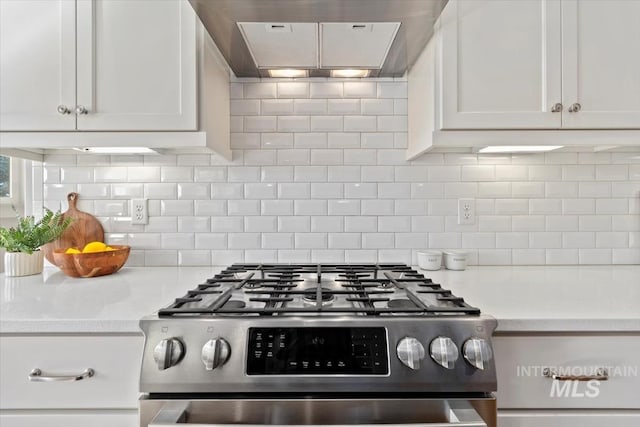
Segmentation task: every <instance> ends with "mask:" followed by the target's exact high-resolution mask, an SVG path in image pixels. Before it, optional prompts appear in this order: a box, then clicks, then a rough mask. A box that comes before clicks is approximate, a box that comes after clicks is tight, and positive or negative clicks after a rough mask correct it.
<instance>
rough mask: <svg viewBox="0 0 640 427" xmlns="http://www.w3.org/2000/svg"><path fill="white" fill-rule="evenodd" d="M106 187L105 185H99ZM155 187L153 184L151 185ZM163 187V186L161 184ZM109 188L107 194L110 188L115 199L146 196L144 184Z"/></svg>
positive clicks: (120, 185) (83, 195)
mask: <svg viewBox="0 0 640 427" xmlns="http://www.w3.org/2000/svg"><path fill="white" fill-rule="evenodd" d="M80 185H82V184H79V185H78V191H79V192H80V194H82V191H81V189H80ZM99 185H104V184H99ZM151 185H153V184H151ZM160 185H163V184H160ZM105 187H107V192H108V190H109V188H110V189H111V197H112V198H114V199H132V198H141V197H143V195H144V184H111V185H110V186H105ZM82 197H83V198H84V197H87V198H91V197H89V196H88V195H87V194H82Z"/></svg>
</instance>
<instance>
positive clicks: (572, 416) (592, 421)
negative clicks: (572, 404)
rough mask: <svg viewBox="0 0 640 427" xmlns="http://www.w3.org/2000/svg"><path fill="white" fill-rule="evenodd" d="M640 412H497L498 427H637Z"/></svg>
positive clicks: (639, 423)
mask: <svg viewBox="0 0 640 427" xmlns="http://www.w3.org/2000/svg"><path fill="white" fill-rule="evenodd" d="M639 425H640V411H498V427H602V426H607V427H638V426H639Z"/></svg>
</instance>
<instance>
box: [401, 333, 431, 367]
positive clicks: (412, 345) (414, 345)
mask: <svg viewBox="0 0 640 427" xmlns="http://www.w3.org/2000/svg"><path fill="white" fill-rule="evenodd" d="M396 353H397V354H398V359H400V361H401V362H402V363H403V364H404V365H405V366H407V367H409V368H411V369H413V370H418V369H420V361H421V360H422V359H424V355H425V352H424V347H423V346H422V344H421V343H420V341H418V340H417V339H415V338H413V337H406V338H402V339H401V340H400V342H398V346H397V347H396Z"/></svg>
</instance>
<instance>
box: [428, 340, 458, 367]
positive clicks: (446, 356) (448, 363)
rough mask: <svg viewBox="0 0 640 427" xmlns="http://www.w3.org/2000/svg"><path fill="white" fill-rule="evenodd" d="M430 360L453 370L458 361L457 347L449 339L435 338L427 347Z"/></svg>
mask: <svg viewBox="0 0 640 427" xmlns="http://www.w3.org/2000/svg"><path fill="white" fill-rule="evenodd" d="M429 353H430V354H431V358H432V359H433V360H434V361H435V362H436V363H437V364H438V365H440V366H442V367H443V368H447V369H453V367H454V365H455V363H456V360H458V355H459V353H458V347H457V346H456V343H454V342H453V340H452V339H451V338H449V337H437V338H436V339H434V340H433V341H431V345H430V346H429Z"/></svg>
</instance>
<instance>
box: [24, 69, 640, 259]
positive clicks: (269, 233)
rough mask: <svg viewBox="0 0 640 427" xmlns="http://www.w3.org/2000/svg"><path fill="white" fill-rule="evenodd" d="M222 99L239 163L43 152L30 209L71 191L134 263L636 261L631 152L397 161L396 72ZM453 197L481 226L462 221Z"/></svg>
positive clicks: (402, 134) (636, 186) (400, 92)
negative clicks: (456, 253) (135, 207)
mask: <svg viewBox="0 0 640 427" xmlns="http://www.w3.org/2000/svg"><path fill="white" fill-rule="evenodd" d="M231 96H232V101H231V111H232V119H231V126H232V132H233V133H232V138H231V139H232V148H233V149H234V160H233V162H230V163H227V162H225V161H224V160H222V159H220V158H219V157H217V156H204V155H180V156H124V157H123V156H112V157H109V156H90V155H78V156H66V155H64V156H59V155H52V156H48V157H47V159H46V164H45V166H44V167H43V168H39V167H36V168H34V171H33V173H34V181H36V182H40V181H44V184H43V185H42V186H40V187H39V188H37V191H36V194H35V197H34V200H35V202H36V203H35V205H34V207H35V208H36V209H37V208H39V207H41V206H42V204H43V203H44V205H45V206H48V207H49V208H52V209H57V208H60V207H62V209H66V203H63V204H62V206H60V200H65V197H66V194H67V193H68V192H70V191H78V192H79V193H80V194H81V202H80V208H81V209H84V210H86V211H89V212H92V213H94V214H95V215H97V216H98V217H100V219H101V220H102V222H103V224H104V225H105V229H106V230H107V232H108V241H109V242H111V243H122V244H130V245H131V246H132V247H133V251H132V255H131V258H130V261H129V265H209V264H214V265H215V264H227V263H231V262H242V261H247V262H258V261H259V262H276V261H278V262H342V261H347V262H374V261H382V262H384V261H401V262H406V263H409V262H415V252H416V250H418V249H422V248H438V249H445V248H466V249H469V250H470V252H471V254H472V256H471V259H472V263H473V264H482V265H496V264H500V265H509V264H578V263H580V264H612V263H613V264H638V263H640V215H639V214H640V154H638V153H635V154H632V153H597V154H593V153H548V154H538V155H498V156H495V155H476V154H427V155H425V156H423V157H421V158H419V159H417V160H415V161H412V162H406V161H405V160H404V158H405V148H406V146H407V133H406V130H407V116H406V111H407V85H406V82H405V81H403V80H393V79H386V80H363V81H355V82H354V81H349V82H341V81H335V80H322V79H315V80H307V81H274V80H263V81H258V80H255V81H253V80H249V81H241V82H235V83H232V84H231ZM603 143H606V141H603ZM36 187H37V186H36ZM132 197H147V198H149V207H150V214H151V218H150V223H149V225H146V226H139V225H131V224H130V221H129V215H130V212H129V205H128V199H130V198H132ZM461 197H471V198H475V199H476V204H477V211H478V218H477V221H476V223H475V224H474V225H466V226H460V225H457V221H456V209H457V199H458V198H461Z"/></svg>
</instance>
